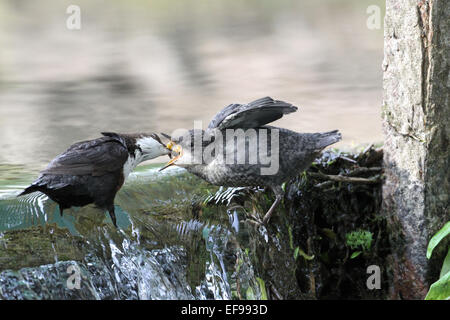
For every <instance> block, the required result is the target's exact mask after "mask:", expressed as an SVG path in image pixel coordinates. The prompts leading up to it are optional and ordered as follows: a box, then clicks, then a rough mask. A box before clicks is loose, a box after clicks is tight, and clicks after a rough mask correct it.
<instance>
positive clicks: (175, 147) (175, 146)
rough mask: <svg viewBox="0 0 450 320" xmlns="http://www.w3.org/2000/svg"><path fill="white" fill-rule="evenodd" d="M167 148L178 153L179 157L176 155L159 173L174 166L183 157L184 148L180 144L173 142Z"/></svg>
mask: <svg viewBox="0 0 450 320" xmlns="http://www.w3.org/2000/svg"><path fill="white" fill-rule="evenodd" d="M166 148H167V149H169V150H171V151H175V152H176V153H178V155H176V156H175V157H173V158H172V159H171V160H170V161H169V162H167V164H166V165H165V166H164V167H162V168H161V169H159V171H163V170H164V169H166V168H168V167H170V166H172V165H174V164H175V162H176V161H177V160H178V159H180V158H181V157H182V156H183V148H182V147H181V146H180V145H179V144H175V143H174V142H173V141H169V143H167V145H166Z"/></svg>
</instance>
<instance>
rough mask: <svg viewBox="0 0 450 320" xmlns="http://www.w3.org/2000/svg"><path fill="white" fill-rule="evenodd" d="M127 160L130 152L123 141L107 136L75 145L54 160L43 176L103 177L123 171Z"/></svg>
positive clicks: (43, 172)
mask: <svg viewBox="0 0 450 320" xmlns="http://www.w3.org/2000/svg"><path fill="white" fill-rule="evenodd" d="M127 159H128V151H127V148H126V146H125V145H124V143H123V141H121V140H120V139H119V138H116V137H109V136H105V137H102V138H99V139H95V140H89V141H82V142H78V143H75V144H73V145H72V146H70V148H69V149H67V151H65V152H64V153H62V154H60V155H59V156H57V157H56V158H55V159H53V160H52V162H50V164H49V165H48V167H47V168H46V169H45V170H43V171H42V172H41V174H44V175H45V174H62V175H64V174H68V175H92V176H102V175H104V174H106V173H108V172H113V171H116V170H118V169H121V168H122V167H123V165H124V163H125V162H126V161H127Z"/></svg>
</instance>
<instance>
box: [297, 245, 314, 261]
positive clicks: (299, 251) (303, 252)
mask: <svg viewBox="0 0 450 320" xmlns="http://www.w3.org/2000/svg"><path fill="white" fill-rule="evenodd" d="M297 249H298V250H297ZM295 250H296V251H298V253H297V256H298V255H301V256H302V257H303V258H305V260H308V261H310V260H312V259H314V255H312V256H308V255H307V254H306V253H305V251H303V250H302V249H300V247H297V248H295ZM294 258H295V251H294Z"/></svg>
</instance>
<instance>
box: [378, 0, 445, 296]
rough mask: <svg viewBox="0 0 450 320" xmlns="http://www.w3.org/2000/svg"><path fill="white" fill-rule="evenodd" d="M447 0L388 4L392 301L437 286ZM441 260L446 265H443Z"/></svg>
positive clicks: (386, 195)
mask: <svg viewBox="0 0 450 320" xmlns="http://www.w3.org/2000/svg"><path fill="white" fill-rule="evenodd" d="M449 63H450V1H448V0H421V1H419V0H402V1H398V0H387V1H386V18H385V58H384V62H383V69H384V79H383V83H384V97H383V100H384V106H383V129H384V134H385V146H384V165H385V168H386V170H385V175H386V181H385V184H384V186H383V211H384V212H385V214H386V215H387V217H388V221H389V224H390V228H391V244H392V245H393V249H394V252H395V253H394V255H393V256H392V259H391V263H390V265H389V266H388V268H389V271H390V272H391V274H392V279H391V280H392V284H393V285H392V288H391V296H392V298H406V299H422V298H423V297H424V296H425V294H426V292H427V290H428V288H429V285H430V282H432V281H433V280H436V277H435V276H436V274H437V272H438V270H437V269H438V264H437V262H438V260H439V258H441V257H440V254H439V252H437V253H436V254H433V255H434V256H436V258H435V260H431V261H428V260H427V259H426V248H427V244H428V241H429V239H430V238H431V236H432V235H433V234H434V233H435V232H436V231H437V230H438V229H439V228H440V227H442V225H443V224H444V223H445V222H446V221H448V220H449V219H450V213H449V193H450V176H449V174H450V171H449V170H448V168H449V150H448V149H449V148H448V143H449V140H450V123H449V121H450V107H449V102H450V101H449V91H450V90H449V88H450V80H449ZM440 262H442V260H440Z"/></svg>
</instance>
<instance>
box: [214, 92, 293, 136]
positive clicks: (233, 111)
mask: <svg viewBox="0 0 450 320" xmlns="http://www.w3.org/2000/svg"><path fill="white" fill-rule="evenodd" d="M295 111H297V107H296V106H293V105H292V104H290V103H287V102H284V101H279V100H274V99H272V98H271V97H264V98H261V99H258V100H255V101H253V102H250V103H248V104H230V105H229V106H227V107H225V108H224V109H223V110H221V111H220V112H219V113H217V114H216V115H215V116H214V118H213V119H212V120H211V122H210V123H209V125H208V129H214V128H217V129H220V130H222V129H233V128H258V127H261V126H263V125H265V124H268V123H270V122H273V121H275V120H278V119H280V118H281V117H283V115H285V114H288V113H291V112H295Z"/></svg>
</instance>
